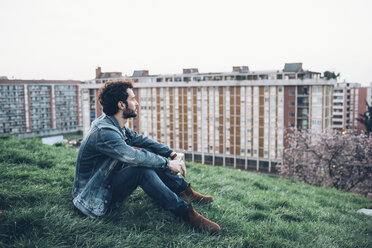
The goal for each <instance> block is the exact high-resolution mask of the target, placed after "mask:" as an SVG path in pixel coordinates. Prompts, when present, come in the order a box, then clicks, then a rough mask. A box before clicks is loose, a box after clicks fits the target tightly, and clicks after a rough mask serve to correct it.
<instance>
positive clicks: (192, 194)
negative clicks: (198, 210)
mask: <svg viewBox="0 0 372 248" xmlns="http://www.w3.org/2000/svg"><path fill="white" fill-rule="evenodd" d="M179 196H180V197H182V198H185V199H186V200H189V201H191V202H198V203H210V202H212V201H213V196H209V195H202V194H199V193H198V192H196V191H195V190H193V189H192V188H191V184H189V186H187V188H186V189H185V190H184V191H183V192H181V193H180V194H179Z"/></svg>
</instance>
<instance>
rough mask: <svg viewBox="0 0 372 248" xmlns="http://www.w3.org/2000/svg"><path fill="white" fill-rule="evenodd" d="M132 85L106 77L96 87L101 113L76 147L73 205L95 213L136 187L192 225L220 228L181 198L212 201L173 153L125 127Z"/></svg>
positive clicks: (133, 109) (133, 112) (133, 107)
mask: <svg viewBox="0 0 372 248" xmlns="http://www.w3.org/2000/svg"><path fill="white" fill-rule="evenodd" d="M132 89H133V84H132V82H131V81H128V80H117V81H111V82H107V83H106V84H105V85H104V86H102V87H101V88H100V90H99V101H100V103H101V105H102V106H103V112H104V113H105V115H102V116H101V117H100V118H98V119H97V120H95V121H94V122H93V123H92V127H91V129H90V130H89V133H88V135H87V136H86V137H85V138H84V141H83V143H82V145H81V147H80V150H79V154H78V158H77V162H76V174H75V182H74V188H73V192H72V196H73V198H74V199H73V202H74V205H75V206H76V207H77V208H78V209H79V210H80V211H81V212H83V213H84V214H85V215H87V216H89V217H91V218H96V217H99V216H101V215H103V214H105V212H106V211H107V210H108V209H109V208H118V207H119V206H120V205H121V203H122V202H123V201H124V199H125V198H126V197H128V196H129V195H130V194H131V193H132V192H133V191H134V190H135V189H136V188H137V186H140V187H141V188H142V189H143V190H144V191H145V193H146V194H147V195H149V196H150V197H151V198H152V199H153V200H154V201H155V202H156V203H157V204H159V205H160V206H161V207H163V208H164V209H165V210H169V211H171V212H172V213H173V214H175V215H176V216H178V217H180V218H181V219H183V220H184V221H186V222H188V223H189V224H190V225H192V226H194V227H197V228H202V229H204V230H207V231H209V232H211V233H215V232H218V231H219V230H220V226H219V225H218V224H216V223H214V222H212V221H210V220H208V219H206V218H204V217H203V216H201V215H200V214H198V213H197V212H196V211H195V210H194V209H193V207H192V206H191V204H187V203H186V202H185V201H183V200H182V199H181V198H180V197H183V198H188V199H189V200H190V201H192V202H201V203H209V202H211V201H213V197H211V196H204V195H201V194H199V193H197V192H195V191H194V190H193V189H192V188H191V185H190V184H188V183H187V182H186V181H185V180H184V179H183V178H182V177H180V176H179V175H178V173H179V172H181V170H182V174H183V176H184V177H185V176H186V166H185V164H184V162H183V161H178V160H174V159H175V158H176V157H177V154H176V153H175V152H174V151H172V150H171V149H170V148H169V147H167V146H166V145H164V144H161V143H158V142H156V141H154V140H152V139H149V138H147V137H143V136H142V135H138V134H137V133H136V132H134V131H132V130H130V129H128V128H127V127H125V124H126V123H127V121H128V119H129V118H133V117H136V116H137V109H138V102H137V101H136V99H135V95H134V93H133V90H132ZM133 147H137V148H142V149H141V150H139V149H134V148H133ZM168 157H170V158H172V159H173V160H171V161H169V160H168Z"/></svg>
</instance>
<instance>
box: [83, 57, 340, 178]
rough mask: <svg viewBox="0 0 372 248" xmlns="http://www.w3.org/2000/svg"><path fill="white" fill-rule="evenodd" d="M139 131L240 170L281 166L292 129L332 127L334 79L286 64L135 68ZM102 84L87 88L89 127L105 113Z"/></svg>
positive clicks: (193, 157) (192, 156) (189, 156)
mask: <svg viewBox="0 0 372 248" xmlns="http://www.w3.org/2000/svg"><path fill="white" fill-rule="evenodd" d="M130 78H131V79H132V80H133V81H134V82H135V94H136V97H137V100H138V102H139V104H140V109H139V115H138V117H137V118H136V119H134V120H131V121H130V122H129V124H128V125H129V127H130V128H133V129H134V130H136V131H137V132H139V133H141V134H143V135H146V136H149V137H150V138H153V139H155V140H158V141H159V142H162V143H165V144H167V145H168V146H170V147H171V148H173V149H175V150H176V151H180V152H183V153H185V159H186V160H188V161H195V162H200V163H204V164H213V165H221V166H229V167H234V168H240V169H254V170H262V171H269V172H270V171H275V169H276V167H277V165H278V164H280V163H281V161H282V156H283V149H284V147H285V145H286V144H285V132H286V130H287V128H288V127H296V128H299V129H308V128H319V129H331V128H332V94H333V83H334V82H332V81H326V80H323V79H320V77H319V73H315V72H310V71H304V70H302V66H301V64H297V63H296V64H286V66H285V68H284V70H277V71H259V72H258V71H254V72H252V71H249V69H248V67H246V66H242V67H233V71H232V72H224V73H199V72H198V70H197V69H195V68H193V69H184V71H183V73H182V74H172V75H149V74H148V71H135V73H134V74H133V76H132V77H130ZM99 87H101V84H91V85H84V86H82V88H83V89H82V92H83V93H82V95H83V96H82V97H83V103H82V104H83V125H84V132H87V131H88V130H89V127H90V123H91V121H93V120H94V119H95V118H97V117H98V116H99V115H101V114H102V108H101V106H100V105H99V103H98V101H97V89H98V88H99Z"/></svg>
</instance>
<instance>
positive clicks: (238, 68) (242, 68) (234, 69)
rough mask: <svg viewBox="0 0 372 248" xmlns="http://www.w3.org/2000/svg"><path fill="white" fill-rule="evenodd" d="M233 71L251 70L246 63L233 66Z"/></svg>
mask: <svg viewBox="0 0 372 248" xmlns="http://www.w3.org/2000/svg"><path fill="white" fill-rule="evenodd" d="M233 72H249V67H248V66H246V65H243V66H233Z"/></svg>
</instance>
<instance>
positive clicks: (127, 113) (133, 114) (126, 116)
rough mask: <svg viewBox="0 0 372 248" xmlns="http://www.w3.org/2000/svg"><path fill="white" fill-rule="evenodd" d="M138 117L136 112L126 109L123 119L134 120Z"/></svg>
mask: <svg viewBox="0 0 372 248" xmlns="http://www.w3.org/2000/svg"><path fill="white" fill-rule="evenodd" d="M134 117H137V114H136V111H135V110H133V109H130V108H126V109H125V110H124V112H123V118H124V119H129V118H134Z"/></svg>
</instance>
